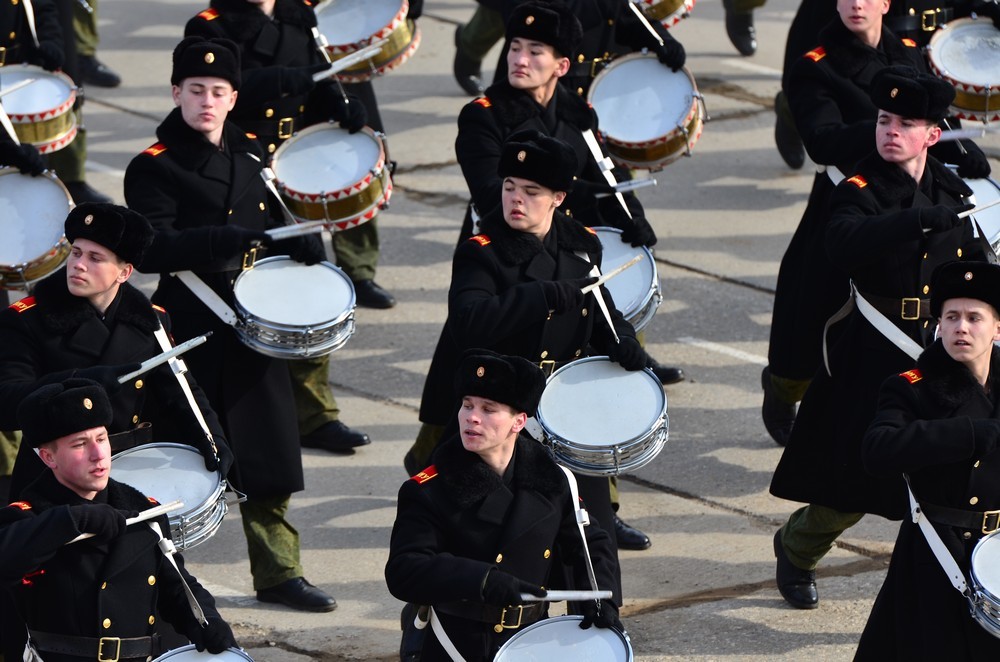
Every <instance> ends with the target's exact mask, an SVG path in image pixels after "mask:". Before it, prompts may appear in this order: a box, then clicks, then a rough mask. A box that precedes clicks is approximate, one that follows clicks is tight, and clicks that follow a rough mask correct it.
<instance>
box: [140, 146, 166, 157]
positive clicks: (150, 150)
mask: <svg viewBox="0 0 1000 662" xmlns="http://www.w3.org/2000/svg"><path fill="white" fill-rule="evenodd" d="M165 151H167V146H166V145H164V144H163V143H156V144H155V145H153V146H152V147H147V148H146V149H145V150H143V152H142V153H143V154H149V155H150V156H159V155H160V154H163V153H164V152H165Z"/></svg>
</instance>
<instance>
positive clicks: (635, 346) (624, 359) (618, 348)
mask: <svg viewBox="0 0 1000 662" xmlns="http://www.w3.org/2000/svg"><path fill="white" fill-rule="evenodd" d="M608 357H609V358H610V359H611V360H612V361H614V362H615V363H617V364H618V365H620V366H621V367H623V368H625V369H626V370H642V369H643V368H645V367H646V362H647V360H648V358H649V357H648V356H647V355H646V350H644V349H643V348H642V345H640V344H639V341H638V340H636V339H635V338H634V337H633V336H621V337H620V342H618V343H615V342H612V343H611V346H610V347H609V348H608Z"/></svg>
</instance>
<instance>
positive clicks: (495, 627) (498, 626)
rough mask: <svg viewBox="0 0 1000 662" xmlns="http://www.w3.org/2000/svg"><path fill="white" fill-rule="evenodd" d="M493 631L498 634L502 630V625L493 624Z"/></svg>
mask: <svg viewBox="0 0 1000 662" xmlns="http://www.w3.org/2000/svg"><path fill="white" fill-rule="evenodd" d="M493 631H494V632H496V633H497V634H500V633H501V632H503V626H502V625H500V624H499V623H497V624H496V625H494V626H493Z"/></svg>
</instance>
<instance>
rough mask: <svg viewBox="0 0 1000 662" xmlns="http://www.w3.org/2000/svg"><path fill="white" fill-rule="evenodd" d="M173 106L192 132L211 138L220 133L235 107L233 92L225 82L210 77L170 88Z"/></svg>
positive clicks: (189, 80)
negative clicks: (179, 110) (177, 109)
mask: <svg viewBox="0 0 1000 662" xmlns="http://www.w3.org/2000/svg"><path fill="white" fill-rule="evenodd" d="M172 92H173V97H174V105H176V106H177V107H179V108H180V109H181V116H182V117H183V118H184V121H185V122H186V123H187V125H188V126H190V127H191V128H192V129H194V130H195V131H198V132H199V133H203V134H205V135H212V134H215V133H217V132H219V131H221V130H222V125H223V124H224V123H225V121H226V116H227V115H229V111H231V110H232V109H233V106H235V105H236V90H234V89H233V86H232V85H231V84H230V83H229V81H227V80H223V79H222V78H213V77H210V76H197V77H194V78H185V79H184V80H182V81H181V84H180V85H174V86H173V88H172Z"/></svg>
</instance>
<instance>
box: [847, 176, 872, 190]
mask: <svg viewBox="0 0 1000 662" xmlns="http://www.w3.org/2000/svg"><path fill="white" fill-rule="evenodd" d="M847 181H849V182H850V183H852V184H854V185H855V186H857V187H858V188H864V187H866V186H868V180H866V179H865V178H864V177H862V176H861V175H854V176H853V177H851V178H850V179H848V180H847Z"/></svg>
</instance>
